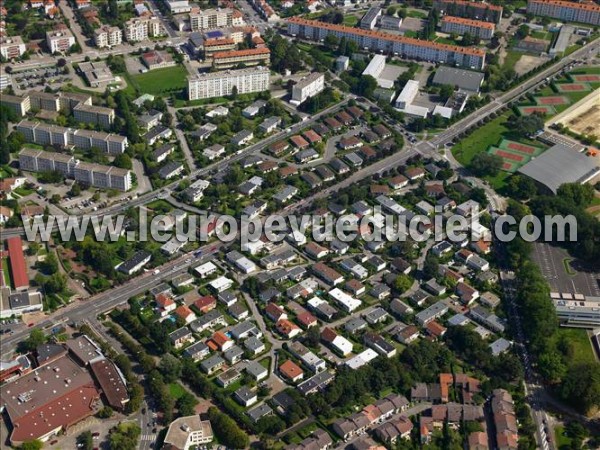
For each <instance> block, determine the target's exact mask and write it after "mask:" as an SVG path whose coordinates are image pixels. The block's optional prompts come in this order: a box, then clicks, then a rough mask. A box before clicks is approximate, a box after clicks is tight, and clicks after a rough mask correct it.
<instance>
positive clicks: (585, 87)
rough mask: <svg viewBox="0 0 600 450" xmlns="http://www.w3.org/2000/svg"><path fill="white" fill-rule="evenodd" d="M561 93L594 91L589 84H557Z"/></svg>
mask: <svg viewBox="0 0 600 450" xmlns="http://www.w3.org/2000/svg"><path fill="white" fill-rule="evenodd" d="M556 89H557V90H558V91H559V92H587V91H590V90H591V89H592V87H591V86H590V85H589V84H588V83H557V84H556Z"/></svg>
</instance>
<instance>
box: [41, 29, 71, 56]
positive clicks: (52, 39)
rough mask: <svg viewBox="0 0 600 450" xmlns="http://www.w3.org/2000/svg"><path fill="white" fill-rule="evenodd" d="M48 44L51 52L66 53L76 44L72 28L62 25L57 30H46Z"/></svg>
mask: <svg viewBox="0 0 600 450" xmlns="http://www.w3.org/2000/svg"><path fill="white" fill-rule="evenodd" d="M46 44H47V45H48V49H49V50H50V53H65V52H67V51H68V50H69V49H70V48H71V46H73V45H75V37H74V36H73V33H71V30H69V29H68V28H67V27H65V26H62V27H60V28H58V29H56V30H52V31H47V32H46Z"/></svg>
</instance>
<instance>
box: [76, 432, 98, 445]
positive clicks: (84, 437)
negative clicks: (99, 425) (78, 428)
mask: <svg viewBox="0 0 600 450" xmlns="http://www.w3.org/2000/svg"><path fill="white" fill-rule="evenodd" d="M77 447H78V448H81V450H92V449H93V448H94V437H93V436H92V432H91V431H89V430H88V431H84V432H83V433H81V434H80V435H79V436H77Z"/></svg>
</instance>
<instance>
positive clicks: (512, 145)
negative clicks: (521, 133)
mask: <svg viewBox="0 0 600 450" xmlns="http://www.w3.org/2000/svg"><path fill="white" fill-rule="evenodd" d="M498 147H499V148H501V149H506V150H512V151H516V152H519V153H523V154H524V155H525V156H537V155H539V154H540V153H542V152H543V151H544V149H543V148H541V147H536V146H534V145H528V144H521V143H520V142H516V141H510V140H508V139H502V141H500V144H499V145H498Z"/></svg>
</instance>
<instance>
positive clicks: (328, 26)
mask: <svg viewBox="0 0 600 450" xmlns="http://www.w3.org/2000/svg"><path fill="white" fill-rule="evenodd" d="M288 23H296V24H298V25H305V26H312V27H315V28H321V29H325V30H330V31H334V32H342V33H349V34H355V35H358V36H364V37H369V38H372V39H384V40H386V41H393V42H399V43H401V44H407V45H416V46H419V47H429V48H435V49H439V50H445V51H451V52H456V53H464V54H467V55H473V56H481V57H483V56H485V50H482V49H480V48H476V47H459V46H457V45H449V44H440V43H437V42H432V41H425V40H421V39H415V38H409V37H406V36H399V35H395V34H391V33H384V32H383V31H373V30H363V29H361V28H351V27H347V26H344V25H336V24H332V23H325V22H319V21H318V20H308V19H303V18H301V17H291V18H290V19H288Z"/></svg>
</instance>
